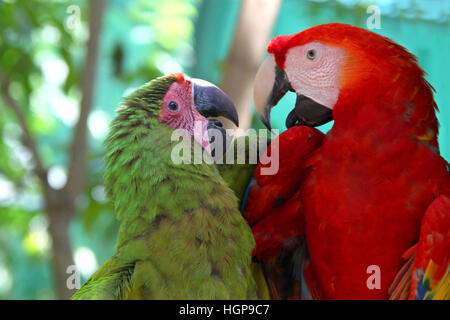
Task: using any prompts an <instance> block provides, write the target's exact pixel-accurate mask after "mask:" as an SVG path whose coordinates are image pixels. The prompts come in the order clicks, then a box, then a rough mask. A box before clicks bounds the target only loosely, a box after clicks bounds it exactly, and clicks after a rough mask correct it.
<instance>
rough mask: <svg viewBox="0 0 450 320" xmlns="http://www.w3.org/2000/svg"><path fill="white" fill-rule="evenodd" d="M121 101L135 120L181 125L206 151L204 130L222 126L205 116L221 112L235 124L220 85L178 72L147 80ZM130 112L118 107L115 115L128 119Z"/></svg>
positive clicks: (236, 122) (221, 114)
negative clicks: (122, 110) (121, 110)
mask: <svg viewBox="0 0 450 320" xmlns="http://www.w3.org/2000/svg"><path fill="white" fill-rule="evenodd" d="M123 105H124V108H123V109H125V110H128V111H130V112H132V113H133V117H132V118H136V119H139V121H140V122H139V124H142V121H143V122H145V123H148V125H149V127H154V125H155V124H156V123H155V122H158V123H159V124H162V125H165V126H168V127H171V128H173V129H183V130H184V131H185V132H186V133H187V134H189V135H190V136H192V137H193V138H194V139H195V140H196V141H197V143H199V144H200V145H201V146H202V147H203V148H204V149H205V150H207V151H209V141H208V134H207V130H208V129H211V128H215V129H219V130H223V129H222V128H221V127H222V125H221V123H220V121H218V120H208V119H207V118H209V117H217V116H224V117H226V118H228V119H230V120H231V121H233V122H234V123H235V124H236V125H238V115H237V112H236V109H235V107H234V104H233V103H232V101H231V100H230V98H229V97H228V96H227V95H226V94H225V93H224V92H223V91H222V90H221V89H219V88H218V87H216V86H215V85H213V84H212V83H210V82H207V81H205V80H201V79H193V78H189V77H188V76H186V75H184V74H182V73H176V74H170V75H167V76H163V77H160V78H157V79H154V80H152V81H150V82H148V83H147V84H145V85H144V86H142V87H141V88H139V89H137V90H136V91H135V92H134V93H132V94H131V95H130V96H128V97H127V98H125V100H124V103H123ZM130 112H125V113H123V112H120V111H119V116H118V118H119V119H120V118H121V117H124V116H125V117H126V118H127V120H128V121H129V120H130ZM152 123H153V124H152Z"/></svg>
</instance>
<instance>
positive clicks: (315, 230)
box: [301, 134, 447, 299]
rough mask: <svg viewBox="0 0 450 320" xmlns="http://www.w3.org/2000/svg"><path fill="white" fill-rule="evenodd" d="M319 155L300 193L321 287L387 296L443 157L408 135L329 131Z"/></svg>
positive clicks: (332, 293) (326, 293)
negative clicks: (391, 137)
mask: <svg viewBox="0 0 450 320" xmlns="http://www.w3.org/2000/svg"><path fill="white" fill-rule="evenodd" d="M398 140H400V139H398ZM362 146H365V147H362ZM316 156H317V159H316V160H314V161H313V167H312V170H310V171H309V174H308V176H306V177H305V179H304V182H303V184H302V186H301V188H302V191H301V193H302V202H303V204H304V208H305V226H306V229H305V230H306V239H307V245H308V251H309V254H310V257H311V266H312V269H313V273H314V276H315V280H316V282H317V286H318V289H319V290H318V292H320V293H321V295H322V297H321V298H327V299H386V298H388V290H389V287H390V285H391V283H392V281H393V280H394V278H395V275H396V273H397V272H398V271H399V269H400V268H401V266H402V263H403V262H404V260H403V259H402V257H401V256H402V254H403V253H404V252H405V251H406V250H407V249H408V248H410V247H411V246H412V245H414V244H415V243H416V242H417V240H418V237H419V230H420V223H421V219H422V217H423V215H424V213H425V210H426V208H427V207H428V205H429V204H430V203H431V202H432V200H433V193H434V191H433V190H436V185H437V184H439V181H438V180H439V179H441V180H442V177H444V176H446V175H447V172H446V169H445V164H444V162H443V159H442V158H440V157H439V156H438V155H437V153H436V152H432V151H431V149H430V147H429V146H428V145H426V144H421V143H414V142H410V141H409V140H407V139H405V140H404V141H395V142H394V143H392V142H390V143H386V144H385V143H382V142H380V141H376V140H375V139H371V138H370V137H369V136H367V137H365V136H364V135H362V136H359V137H358V138H357V139H353V138H351V139H349V138H348V136H340V137H335V136H332V135H330V134H328V135H327V136H326V138H325V140H324V144H323V145H322V147H321V149H320V152H319V153H318V155H316ZM378 271H379V272H378ZM371 276H372V277H371ZM370 277H371V278H370ZM374 277H379V278H378V279H375V278H374ZM369 278H370V279H369ZM378 280H379V284H380V286H379V288H377V287H378V286H377V281H378ZM368 282H369V286H368ZM369 287H370V288H369Z"/></svg>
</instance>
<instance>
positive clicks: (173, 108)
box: [169, 101, 178, 111]
mask: <svg viewBox="0 0 450 320" xmlns="http://www.w3.org/2000/svg"><path fill="white" fill-rule="evenodd" d="M169 110H170V111H177V110H178V104H177V103H176V102H174V101H170V103H169Z"/></svg>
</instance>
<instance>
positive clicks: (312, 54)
mask: <svg viewBox="0 0 450 320" xmlns="http://www.w3.org/2000/svg"><path fill="white" fill-rule="evenodd" d="M306 57H307V58H308V59H309V60H314V59H315V58H316V50H314V49H311V50H308V52H307V53H306Z"/></svg>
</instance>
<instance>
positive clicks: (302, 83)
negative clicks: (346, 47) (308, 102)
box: [285, 42, 344, 109]
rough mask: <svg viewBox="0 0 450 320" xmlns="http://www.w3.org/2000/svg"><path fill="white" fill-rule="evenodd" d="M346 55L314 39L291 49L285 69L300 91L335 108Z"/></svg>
mask: <svg viewBox="0 0 450 320" xmlns="http://www.w3.org/2000/svg"><path fill="white" fill-rule="evenodd" d="M343 58H344V52H343V50H342V49H340V48H336V47H329V46H326V45H324V44H322V43H319V42H311V43H307V44H305V45H302V46H298V47H294V48H291V49H289V50H288V52H287V54H286V61H285V71H286V73H287V76H288V79H289V81H290V83H291V86H292V88H293V89H294V90H295V91H296V92H297V94H301V95H304V96H306V97H308V98H311V99H313V100H314V101H316V102H318V103H320V104H321V105H324V106H326V107H328V108H330V109H333V107H334V105H335V104H336V102H337V99H338V97H339V74H340V69H341V65H342V60H343Z"/></svg>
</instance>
